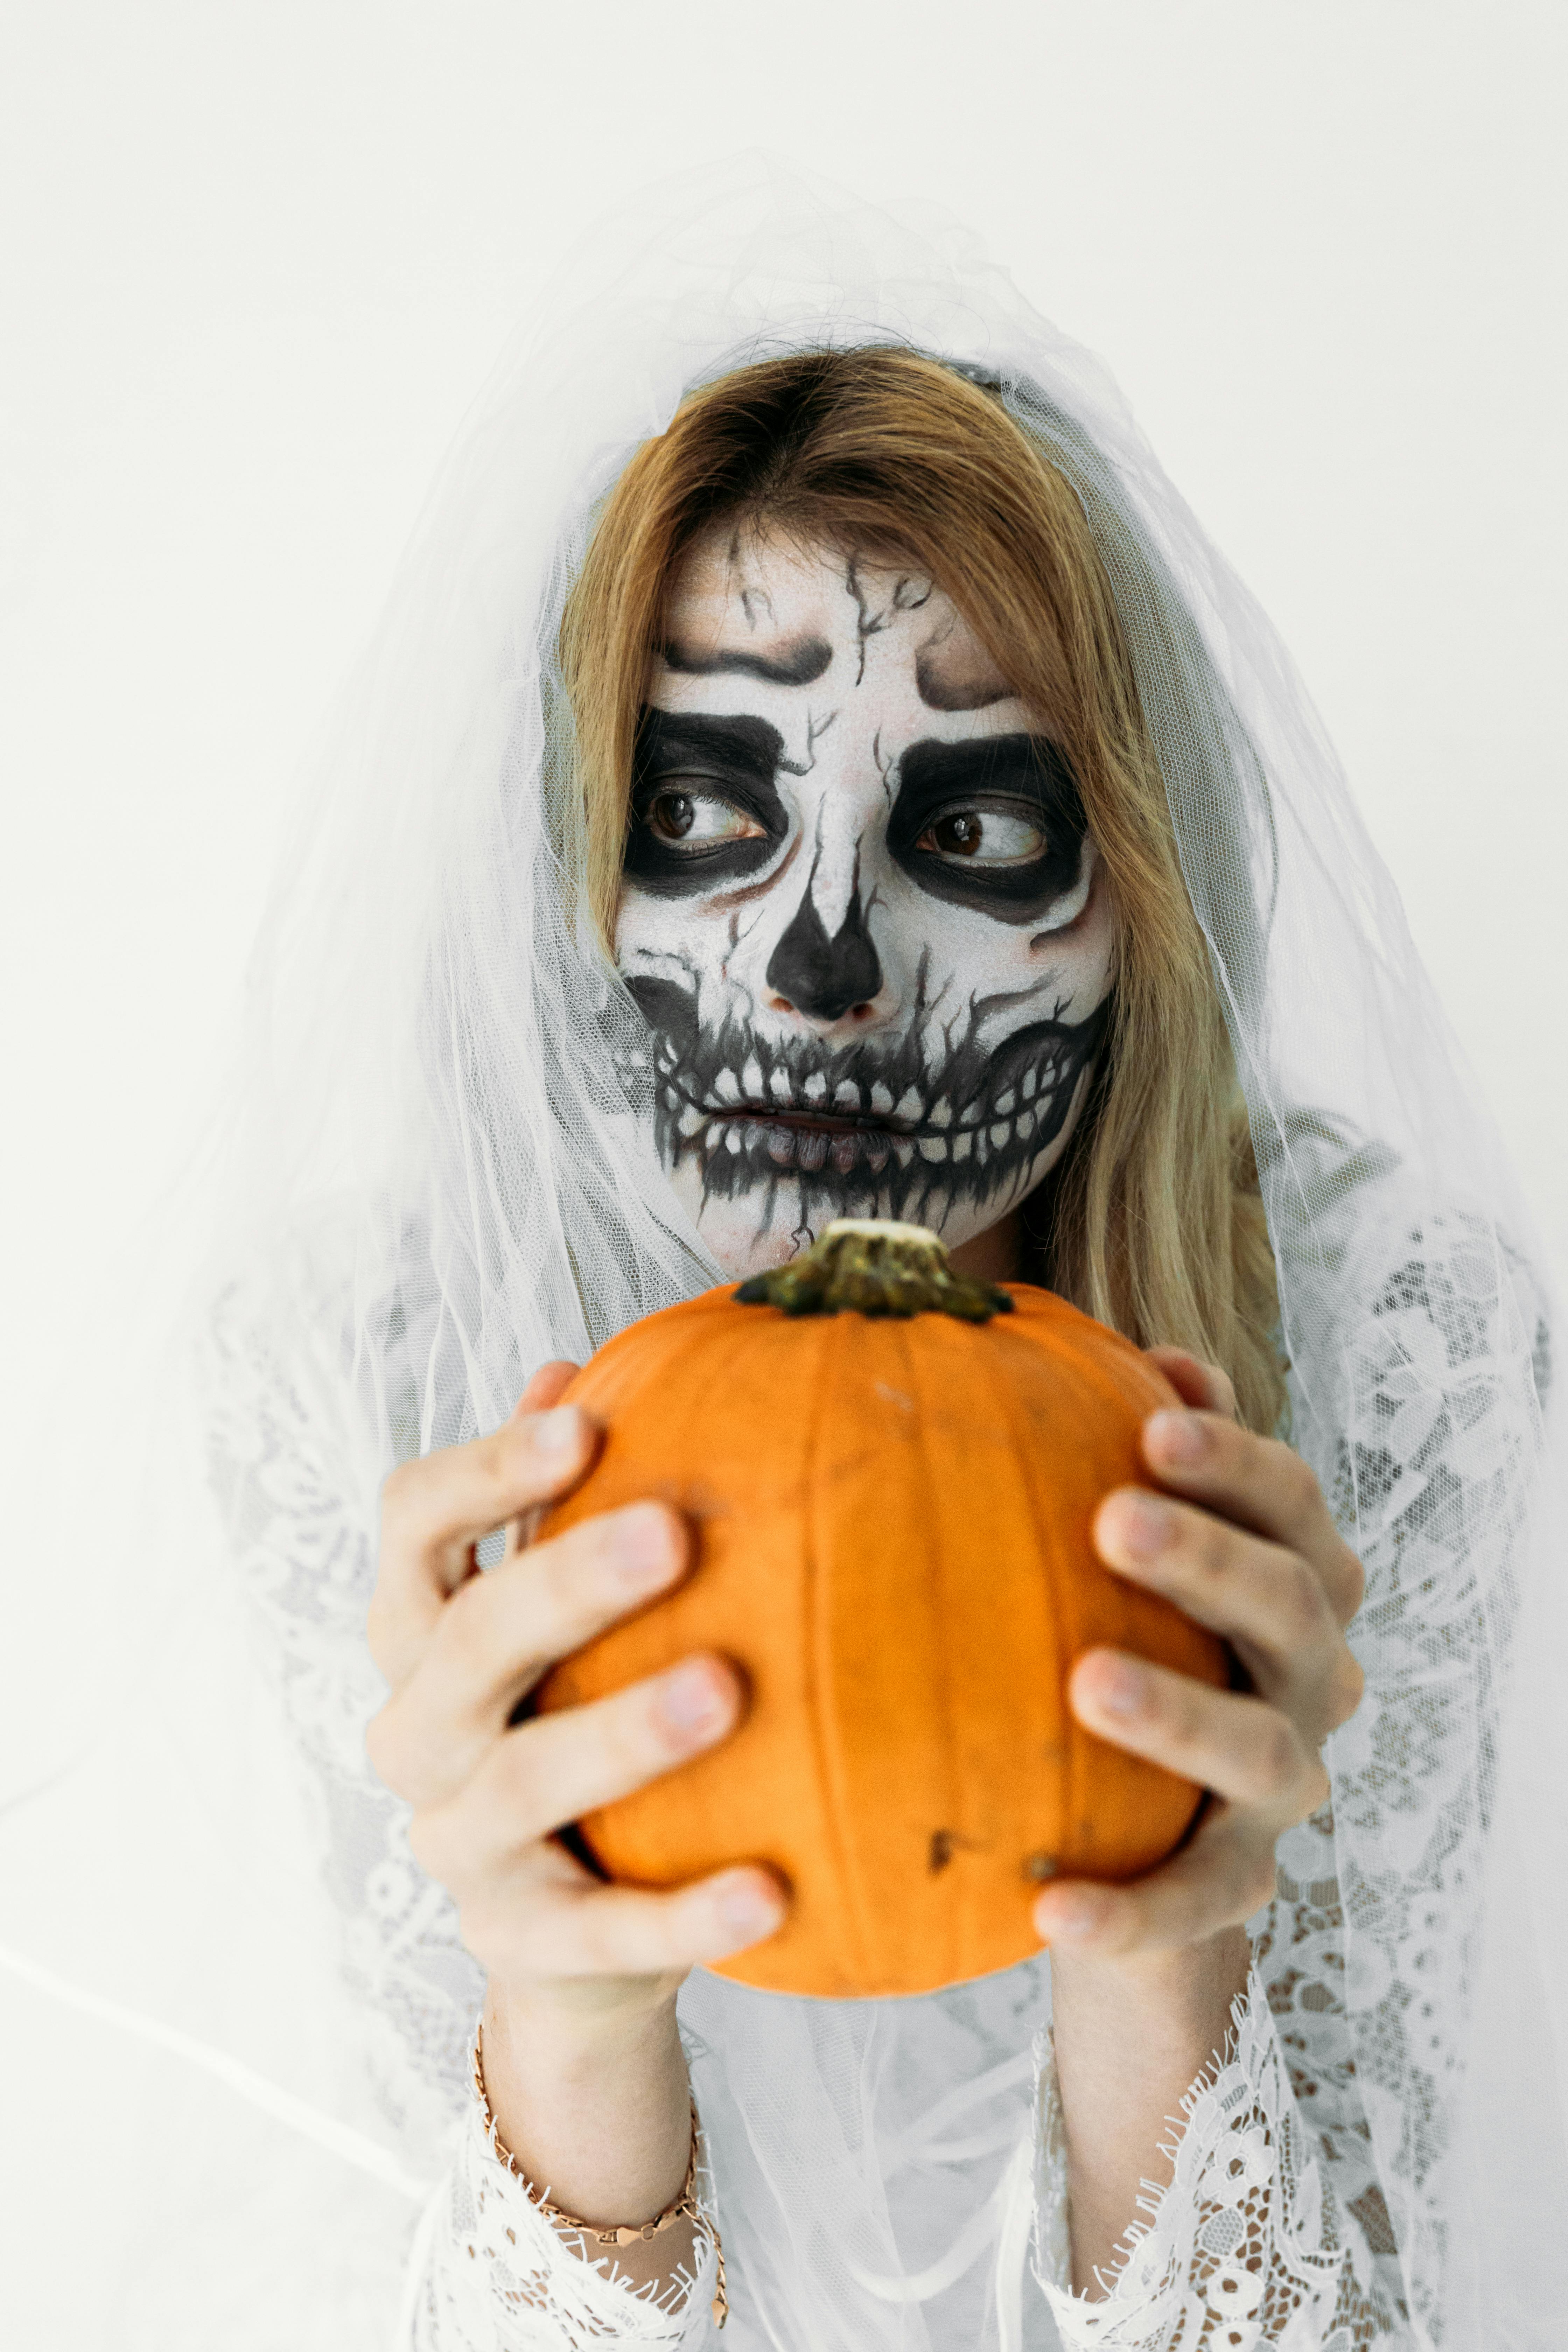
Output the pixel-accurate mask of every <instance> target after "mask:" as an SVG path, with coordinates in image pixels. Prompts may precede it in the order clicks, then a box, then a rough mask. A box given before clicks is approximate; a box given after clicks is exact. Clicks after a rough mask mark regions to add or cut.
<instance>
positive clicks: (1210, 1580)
mask: <svg viewBox="0 0 1568 2352" xmlns="http://www.w3.org/2000/svg"><path fill="white" fill-rule="evenodd" d="M1189 1525H1190V1527H1191V1528H1192V1532H1191V1535H1190V1537H1189V1538H1188V1556H1189V1558H1190V1559H1191V1560H1192V1564H1193V1567H1194V1570H1196V1571H1197V1573H1198V1574H1199V1575H1200V1576H1201V1577H1202V1578H1203V1579H1204V1580H1205V1583H1207V1584H1223V1583H1224V1582H1225V1580H1226V1575H1227V1573H1228V1571H1229V1569H1230V1566H1231V1559H1232V1554H1233V1549H1234V1542H1235V1538H1234V1537H1233V1535H1232V1532H1231V1530H1230V1528H1227V1527H1226V1526H1225V1524H1224V1523H1223V1521H1221V1520H1219V1519H1215V1518H1211V1517H1209V1515H1208V1513H1207V1512H1206V1511H1205V1512H1201V1513H1196V1514H1194V1517H1193V1519H1192V1520H1191V1521H1190V1522H1189Z"/></svg>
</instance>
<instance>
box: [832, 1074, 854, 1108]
mask: <svg viewBox="0 0 1568 2352" xmlns="http://www.w3.org/2000/svg"><path fill="white" fill-rule="evenodd" d="M833 1099H834V1101H835V1102H836V1103H837V1106H838V1108H839V1109H840V1110H858V1109H859V1108H860V1089H859V1087H858V1086H857V1085H856V1083H855V1081H854V1079H853V1078H842V1079H840V1081H839V1083H838V1085H837V1087H835V1088H834V1090H833Z"/></svg>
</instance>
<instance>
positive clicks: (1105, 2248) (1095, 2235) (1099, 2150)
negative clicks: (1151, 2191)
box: [1051, 1927, 1251, 2294]
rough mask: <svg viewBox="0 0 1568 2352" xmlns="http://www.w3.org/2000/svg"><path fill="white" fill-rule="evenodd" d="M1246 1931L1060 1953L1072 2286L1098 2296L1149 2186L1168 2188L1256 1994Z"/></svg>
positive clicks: (1056, 2005) (1059, 2061)
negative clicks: (1187, 2108) (1206, 2081)
mask: <svg viewBox="0 0 1568 2352" xmlns="http://www.w3.org/2000/svg"><path fill="white" fill-rule="evenodd" d="M1250 1965H1251V1949H1250V1947H1249V1945H1248V1943H1247V1935H1246V1931H1245V1930H1244V1929H1242V1928H1240V1927H1229V1928H1226V1929H1225V1930H1224V1931H1223V1932H1222V1933H1221V1934H1219V1935H1217V1936H1215V1937H1212V1938H1210V1939H1209V1940H1207V1941H1206V1942H1205V1943H1202V1944H1197V1945H1191V1946H1187V1947H1184V1948H1179V1949H1176V1950H1172V1951H1164V1952H1155V1953H1151V1954H1147V1955H1143V1956H1141V1957H1140V1958H1136V1959H1125V1960H1118V1961H1107V1960H1094V1959H1089V1958H1079V1957H1076V1956H1075V1955H1073V1954H1072V1953H1071V1952H1068V1951H1067V1950H1065V1949H1064V1948H1063V1947H1062V1945H1061V1944H1057V1945H1055V1946H1053V1948H1052V1951H1051V2020H1052V2037H1053V2040H1054V2042H1055V2045H1056V2067H1057V2086H1058V2096H1059V2098H1060V2101H1061V2111H1062V2123H1063V2129H1064V2132H1065V2136H1066V2140H1067V2153H1068V2231H1069V2235H1070V2241H1071V2246H1072V2284H1073V2286H1074V2289H1075V2290H1076V2291H1077V2292H1078V2293H1079V2294H1084V2293H1092V2292H1093V2288H1094V2273H1095V2271H1096V2269H1097V2268H1098V2269H1101V2270H1104V2269H1108V2268H1109V2267H1110V2263H1112V2261H1113V2260H1114V2258H1115V2252H1116V2248H1117V2246H1118V2244H1119V2242H1121V2239H1122V2238H1123V2237H1124V2236H1125V2234H1126V2231H1127V2228H1128V2225H1129V2223H1130V2222H1131V2221H1133V2220H1135V2219H1136V2218H1137V2212H1138V2204H1137V2200H1138V2192H1139V2187H1140V2184H1141V2183H1142V2181H1144V2180H1152V2181H1155V2182H1157V2183H1159V2184H1160V2185H1161V2186H1163V2185H1164V2183H1165V2182H1166V2181H1167V2180H1168V2179H1169V2178H1170V2167H1169V2165H1168V2164H1167V2163H1166V2162H1165V2160H1164V2159H1163V2158H1162V2157H1161V2155H1160V2153H1159V2150H1160V2147H1161V2144H1162V2142H1168V2141H1169V2138H1170V2135H1171V2129H1172V2125H1171V2118H1172V2117H1173V2116H1179V2115H1180V2113H1181V2102H1182V2098H1183V2096H1184V2094H1185V2093H1186V2092H1187V2091H1188V2090H1189V2089H1190V2088H1191V2086H1192V2084H1193V2082H1194V2079H1195V2077H1196V2076H1197V2075H1198V2074H1201V2073H1202V2072H1203V2070H1204V2069H1205V2067H1206V2066H1208V2065H1210V2064H1211V2063H1213V2062H1214V2060H1215V2058H1216V2057H1217V2056H1218V2054H1219V2053H1220V2052H1221V2051H1222V2050H1223V2049H1224V2047H1225V2042H1226V2034H1227V2032H1228V2030H1229V2022H1230V2012H1231V2005H1232V2003H1233V2002H1234V2001H1235V2000H1236V1999H1237V1996H1238V1995H1239V1994H1241V1993H1243V1992H1245V1990H1246V1989H1247V1973H1248V1969H1249V1968H1250Z"/></svg>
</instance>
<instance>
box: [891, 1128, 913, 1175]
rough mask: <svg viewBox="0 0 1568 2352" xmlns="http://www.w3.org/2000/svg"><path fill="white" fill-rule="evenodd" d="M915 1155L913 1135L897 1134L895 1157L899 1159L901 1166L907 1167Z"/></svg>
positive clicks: (894, 1146) (895, 1137) (895, 1138)
mask: <svg viewBox="0 0 1568 2352" xmlns="http://www.w3.org/2000/svg"><path fill="white" fill-rule="evenodd" d="M914 1156H915V1146H914V1139H913V1137H912V1136H908V1135H895V1136H894V1138H893V1157H894V1159H895V1160H897V1161H898V1163H899V1165H900V1168H907V1167H908V1166H909V1165H910V1161H911V1160H913V1158H914Z"/></svg>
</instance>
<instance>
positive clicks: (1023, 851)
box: [915, 809, 1046, 866]
mask: <svg viewBox="0 0 1568 2352" xmlns="http://www.w3.org/2000/svg"><path fill="white" fill-rule="evenodd" d="M915 847H916V848H917V849H925V850H930V851H931V852H932V854H933V855H934V856H938V857H953V858H958V857H962V858H964V859H965V860H967V861H969V862H970V863H972V864H973V865H976V866H1026V865H1028V864H1029V863H1031V862H1032V861H1033V860H1034V859H1035V858H1037V857H1041V856H1044V855H1045V850H1046V835H1045V832H1044V829H1043V827H1041V826H1040V825H1037V824H1036V823H1035V822H1034V820H1033V819H1032V818H1031V817H1027V816H1025V815H1024V814H1022V813H1021V812H1019V811H1017V810H1014V809H950V810H949V811H948V812H947V814H946V815H945V816H939V817H938V818H937V820H936V822H935V823H934V824H928V825H927V827H926V829H925V831H924V832H923V833H922V834H921V837H920V839H919V840H918V841H917V842H916V844H915Z"/></svg>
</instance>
